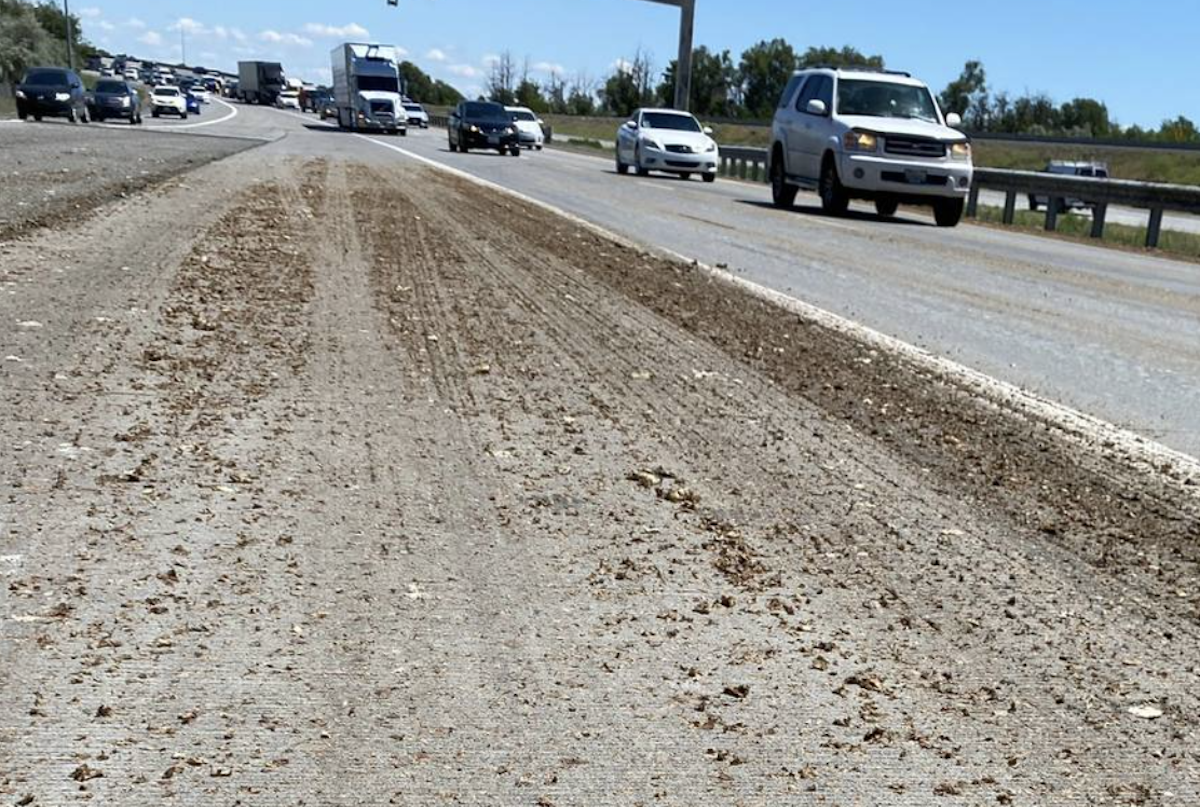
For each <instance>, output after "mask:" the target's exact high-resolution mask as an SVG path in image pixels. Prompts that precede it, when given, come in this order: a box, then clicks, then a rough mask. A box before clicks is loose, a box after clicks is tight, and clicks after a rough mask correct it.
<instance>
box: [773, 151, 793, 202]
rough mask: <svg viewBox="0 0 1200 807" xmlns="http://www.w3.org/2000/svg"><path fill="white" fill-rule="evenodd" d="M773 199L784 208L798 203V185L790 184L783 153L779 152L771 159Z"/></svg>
mask: <svg viewBox="0 0 1200 807" xmlns="http://www.w3.org/2000/svg"><path fill="white" fill-rule="evenodd" d="M771 201H772V202H774V203H775V206H776V207H781V208H783V209H784V210H788V209H790V208H791V207H792V206H793V205H794V204H796V186H795V185H789V184H788V181H787V170H786V169H785V168H784V165H783V158H782V155H778V154H777V155H775V159H773V160H771Z"/></svg>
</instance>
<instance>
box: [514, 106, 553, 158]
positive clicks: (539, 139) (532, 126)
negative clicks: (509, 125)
mask: <svg viewBox="0 0 1200 807" xmlns="http://www.w3.org/2000/svg"><path fill="white" fill-rule="evenodd" d="M504 111H505V112H507V113H508V114H509V117H511V118H512V122H513V125H514V126H516V127H517V139H518V140H520V141H521V145H522V146H524V147H525V148H531V149H537V150H538V151H541V150H542V146H544V145H545V144H546V132H545V131H544V130H543V129H542V126H543V125H544V123H543V121H542V119H541V118H539V117H538V116H537V115H535V114H534V113H533V110H532V109H529V108H528V107H523V106H506V107H504Z"/></svg>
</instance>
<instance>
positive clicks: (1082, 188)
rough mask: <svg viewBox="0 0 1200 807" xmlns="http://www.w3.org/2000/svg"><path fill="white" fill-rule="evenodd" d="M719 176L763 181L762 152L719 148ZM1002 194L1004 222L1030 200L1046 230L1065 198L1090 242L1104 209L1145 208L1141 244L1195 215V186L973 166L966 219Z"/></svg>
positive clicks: (1099, 233)
mask: <svg viewBox="0 0 1200 807" xmlns="http://www.w3.org/2000/svg"><path fill="white" fill-rule="evenodd" d="M720 173H721V174H722V175H723V176H727V177H731V178H734V179H743V180H748V181H751V182H768V181H769V180H770V176H769V174H768V171H767V151H766V149H754V148H736V147H731V148H722V149H721V166H720ZM985 188H986V189H989V190H996V191H1001V192H1003V193H1004V194H1005V203H1004V217H1003V221H1004V223H1005V224H1012V223H1013V220H1014V219H1015V218H1016V204H1017V198H1018V197H1021V196H1024V197H1034V198H1036V199H1038V200H1039V201H1040V202H1041V203H1042V204H1045V206H1046V230H1047V231H1049V232H1054V231H1055V230H1056V229H1057V228H1058V218H1059V216H1060V215H1061V214H1062V213H1063V211H1064V210H1066V209H1067V200H1071V201H1072V203H1076V206H1078V204H1077V203H1080V202H1081V203H1083V205H1084V206H1086V207H1090V208H1091V209H1092V232H1091V235H1092V237H1093V238H1103V237H1104V225H1105V219H1106V217H1107V213H1108V207H1109V205H1121V206H1124V207H1132V208H1137V209H1141V210H1146V211H1147V213H1148V220H1147V225H1146V246H1148V247H1151V248H1154V247H1157V246H1158V242H1159V238H1160V237H1161V235H1162V221H1163V213H1165V212H1167V211H1171V212H1176V213H1191V214H1200V187H1197V186H1193V185H1167V184H1163V183H1158V182H1134V181H1132V180H1127V179H1096V178H1094V177H1076V176H1063V175H1061V174H1046V173H1040V172H1037V171H1007V170H1002V169H998V168H976V169H975V183H974V185H972V187H971V195H970V197H969V199H968V201H967V216H968V217H969V218H975V217H976V216H977V213H978V210H979V192H980V191H981V190H983V189H985Z"/></svg>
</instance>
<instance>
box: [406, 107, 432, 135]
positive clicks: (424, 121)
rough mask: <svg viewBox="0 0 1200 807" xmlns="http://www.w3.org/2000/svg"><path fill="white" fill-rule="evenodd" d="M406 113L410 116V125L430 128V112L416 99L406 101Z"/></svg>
mask: <svg viewBox="0 0 1200 807" xmlns="http://www.w3.org/2000/svg"><path fill="white" fill-rule="evenodd" d="M404 115H405V117H407V118H408V125H409V126H417V127H419V128H421V129H428V128H429V113H428V112H426V111H425V107H423V106H421V105H420V104H418V103H417V102H416V101H405V102H404Z"/></svg>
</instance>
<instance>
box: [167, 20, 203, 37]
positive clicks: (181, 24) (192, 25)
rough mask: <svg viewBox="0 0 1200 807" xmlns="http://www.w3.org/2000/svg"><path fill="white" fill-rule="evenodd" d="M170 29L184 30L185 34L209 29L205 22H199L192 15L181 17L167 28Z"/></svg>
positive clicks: (198, 32) (199, 32)
mask: <svg viewBox="0 0 1200 807" xmlns="http://www.w3.org/2000/svg"><path fill="white" fill-rule="evenodd" d="M167 30H168V31H183V32H184V33H185V34H202V33H204V32H205V31H207V30H208V29H207V28H205V27H204V23H202V22H197V21H196V20H193V19H192V18H191V17H180V18H179V19H177V20H175V22H173V23H172V24H171V25H170V26H168V28H167Z"/></svg>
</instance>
